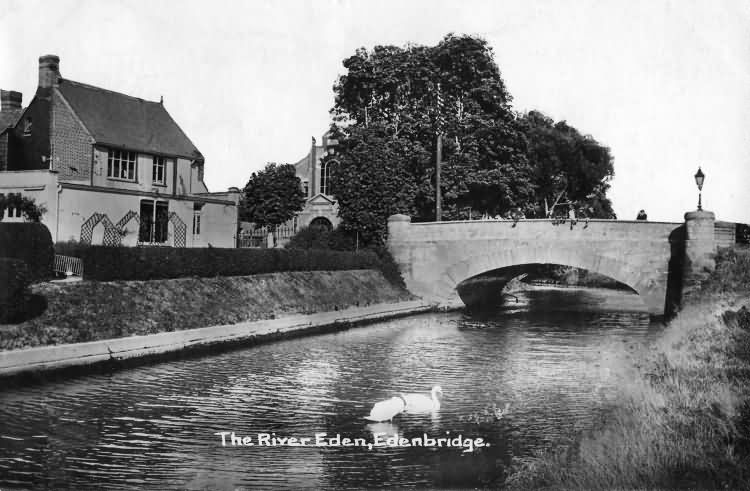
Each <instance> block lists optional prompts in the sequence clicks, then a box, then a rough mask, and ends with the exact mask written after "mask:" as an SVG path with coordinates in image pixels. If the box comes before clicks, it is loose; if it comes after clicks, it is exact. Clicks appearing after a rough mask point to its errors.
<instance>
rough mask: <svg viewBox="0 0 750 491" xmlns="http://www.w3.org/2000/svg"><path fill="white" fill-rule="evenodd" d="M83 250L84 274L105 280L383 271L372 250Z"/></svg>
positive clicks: (153, 248)
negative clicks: (350, 270)
mask: <svg viewBox="0 0 750 491" xmlns="http://www.w3.org/2000/svg"><path fill="white" fill-rule="evenodd" d="M82 252H83V254H82V256H83V271H84V277H85V278H86V279H92V280H99V281H113V280H156V279H167V278H184V277H190V276H198V277H212V276H246V275H253V274H263V273H277V272H281V271H326V270H327V271H336V270H346V269H380V270H382V269H383V267H382V262H381V260H380V258H379V257H378V255H377V254H375V253H373V252H371V251H363V252H357V253H354V252H340V251H329V250H300V249H221V248H215V247H209V248H205V249H204V248H200V249H198V248H172V247H106V246H91V247H89V248H88V249H86V250H83V251H82Z"/></svg>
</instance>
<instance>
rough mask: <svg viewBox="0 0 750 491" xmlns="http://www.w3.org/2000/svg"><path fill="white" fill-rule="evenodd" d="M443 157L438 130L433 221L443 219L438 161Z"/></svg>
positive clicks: (440, 135)
mask: <svg viewBox="0 0 750 491" xmlns="http://www.w3.org/2000/svg"><path fill="white" fill-rule="evenodd" d="M442 157H443V135H442V133H441V132H440V131H439V130H438V134H437V155H436V158H435V221H437V222H439V221H441V220H442V219H443V208H442V206H441V203H440V161H441V160H442Z"/></svg>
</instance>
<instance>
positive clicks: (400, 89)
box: [331, 34, 533, 236]
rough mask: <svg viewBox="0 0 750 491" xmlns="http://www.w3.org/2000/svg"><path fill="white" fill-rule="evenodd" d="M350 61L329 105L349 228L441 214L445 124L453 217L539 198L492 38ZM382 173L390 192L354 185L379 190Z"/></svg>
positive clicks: (448, 40)
mask: <svg viewBox="0 0 750 491" xmlns="http://www.w3.org/2000/svg"><path fill="white" fill-rule="evenodd" d="M344 67H345V68H346V69H347V73H346V74H345V75H343V76H341V77H340V78H339V80H338V81H337V83H336V84H335V86H334V92H335V96H336V97H335V105H334V107H333V109H332V111H331V112H332V114H333V116H334V121H335V123H334V133H335V134H336V136H337V137H338V138H339V139H340V141H342V142H344V144H343V145H342V146H341V149H340V150H341V151H340V152H339V154H338V155H337V156H336V160H337V165H336V169H337V170H336V171H335V172H334V178H333V179H332V186H333V192H334V194H335V195H336V197H337V198H338V199H339V202H340V206H341V216H342V219H343V225H344V227H346V228H349V229H358V230H362V231H373V232H375V231H377V233H375V236H380V235H382V231H384V229H385V223H386V219H387V216H388V214H390V213H391V212H393V211H394V210H398V211H402V212H408V213H410V214H411V215H412V216H413V217H414V218H415V220H432V219H434V216H435V215H434V208H435V170H434V169H435V164H434V161H435V153H436V133H437V132H438V131H441V132H442V133H443V134H444V145H443V148H442V150H443V164H442V166H441V170H442V172H441V191H442V196H443V212H444V217H445V218H446V219H455V218H463V217H465V216H467V215H468V213H469V209H470V208H471V209H473V210H474V212H475V213H483V212H488V213H493V214H494V213H501V212H504V211H507V210H509V209H511V208H515V207H518V206H525V204H526V203H527V202H528V201H529V200H530V199H532V197H533V189H532V187H531V169H530V167H529V164H528V161H527V158H526V141H525V139H524V135H523V133H521V132H520V131H519V130H518V128H517V125H516V124H515V115H514V113H513V112H512V110H511V108H510V95H509V94H508V91H507V90H506V88H505V84H504V82H503V80H502V77H501V76H500V71H499V69H498V67H497V65H496V64H495V62H494V60H493V55H492V50H491V48H490V47H489V46H488V44H487V42H486V41H484V40H483V39H479V38H476V37H471V36H454V35H452V34H451V35H448V36H446V37H445V38H444V39H443V40H442V41H441V42H440V43H439V44H438V45H436V46H430V47H427V46H415V45H409V46H406V47H403V48H401V47H396V46H376V47H375V48H374V49H373V50H372V51H368V50H366V49H364V48H362V49H359V50H357V52H356V53H355V54H354V55H353V56H351V57H349V58H347V59H345V60H344ZM380 153H382V155H379V154H380ZM337 175H338V177H337ZM385 177H387V182H388V189H387V190H384V191H383V192H375V190H372V192H368V193H363V192H362V191H361V189H360V188H358V187H357V186H355V185H354V182H359V183H360V185H366V186H372V187H377V186H378V185H383V182H384V178H385ZM383 199H385V200H386V203H380V202H379V201H380V200H383Z"/></svg>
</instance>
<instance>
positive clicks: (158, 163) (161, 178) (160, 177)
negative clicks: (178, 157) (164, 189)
mask: <svg viewBox="0 0 750 491" xmlns="http://www.w3.org/2000/svg"><path fill="white" fill-rule="evenodd" d="M167 162H169V159H166V158H164V157H156V156H155V157H154V167H153V171H152V173H151V182H152V183H153V184H159V185H161V186H165V185H166V184H167Z"/></svg>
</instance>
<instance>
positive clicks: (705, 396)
mask: <svg viewBox="0 0 750 491" xmlns="http://www.w3.org/2000/svg"><path fill="white" fill-rule="evenodd" d="M683 303H684V308H683V309H682V311H681V312H680V313H679V314H678V315H677V316H676V317H675V318H674V319H673V320H672V321H671V322H670V323H669V325H668V326H667V328H666V329H665V331H664V332H663V334H662V336H661V337H660V339H659V340H658V342H657V343H655V345H653V346H650V347H648V348H646V347H644V348H643V349H642V350H641V352H640V353H638V354H637V356H636V357H635V359H634V360H633V362H632V366H629V367H627V368H626V369H625V370H626V371H627V372H628V373H627V376H626V378H627V379H628V380H630V381H631V382H629V383H627V384H624V385H623V386H622V395H621V397H622V399H621V401H619V403H618V405H617V409H616V410H615V411H614V412H613V413H612V414H611V416H610V417H609V418H608V419H607V420H605V421H603V422H602V423H601V425H599V426H598V427H597V428H596V429H595V430H593V431H592V432H591V433H590V434H587V435H583V436H581V437H579V438H578V439H577V440H576V441H575V442H574V443H573V444H569V445H561V446H559V447H557V449H556V450H551V451H548V452H547V453H543V454H540V455H537V456H534V457H532V458H525V459H520V460H518V461H516V462H515V466H514V469H513V471H512V473H511V474H510V476H509V477H508V478H507V480H506V483H505V484H506V485H507V487H509V488H511V489H654V488H677V487H679V488H694V489H695V488H697V489H750V310H749V309H750V250H748V249H734V250H729V251H725V252H722V253H721V254H719V256H718V258H717V269H716V271H715V273H714V274H713V275H712V277H711V278H710V280H709V281H707V282H706V283H705V284H704V285H703V286H702V288H701V289H700V290H699V291H698V292H695V293H694V294H693V295H691V296H690V297H689V298H687V299H685V300H684V302H683Z"/></svg>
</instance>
